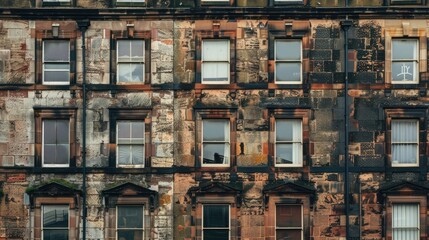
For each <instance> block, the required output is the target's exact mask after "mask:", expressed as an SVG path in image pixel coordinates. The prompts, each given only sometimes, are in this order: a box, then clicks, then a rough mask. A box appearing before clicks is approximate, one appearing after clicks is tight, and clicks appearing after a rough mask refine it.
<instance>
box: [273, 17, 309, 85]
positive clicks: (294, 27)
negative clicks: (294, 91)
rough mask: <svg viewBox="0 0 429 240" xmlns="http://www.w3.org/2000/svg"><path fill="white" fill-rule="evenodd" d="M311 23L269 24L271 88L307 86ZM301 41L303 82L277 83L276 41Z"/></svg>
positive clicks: (282, 22) (285, 22) (283, 22)
mask: <svg viewBox="0 0 429 240" xmlns="http://www.w3.org/2000/svg"><path fill="white" fill-rule="evenodd" d="M310 28H311V27H310V22H309V21H290V22H287V21H281V22H280V23H279V22H277V23H276V24H271V25H270V24H268V47H269V48H268V83H269V85H270V86H271V88H300V89H301V88H303V87H304V86H306V85H307V83H308V81H309V79H308V73H309V72H310V64H309V62H310V57H309V46H310V32H311V31H310ZM283 39H284V40H289V39H291V40H293V39H298V40H301V44H302V52H301V82H300V83H297V84H291V83H285V84H282V83H280V84H279V83H276V82H275V79H274V76H275V70H276V69H275V56H274V53H275V41H276V40H283Z"/></svg>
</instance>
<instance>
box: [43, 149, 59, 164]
mask: <svg viewBox="0 0 429 240" xmlns="http://www.w3.org/2000/svg"><path fill="white" fill-rule="evenodd" d="M56 153H57V145H55V144H44V145H43V163H44V164H55V163H56V161H55V159H56V158H55V157H56Z"/></svg>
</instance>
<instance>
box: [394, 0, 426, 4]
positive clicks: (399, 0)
mask: <svg viewBox="0 0 429 240" xmlns="http://www.w3.org/2000/svg"><path fill="white" fill-rule="evenodd" d="M390 3H391V4H421V3H422V2H421V0H390Z"/></svg>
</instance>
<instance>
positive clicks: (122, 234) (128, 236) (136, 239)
mask: <svg viewBox="0 0 429 240" xmlns="http://www.w3.org/2000/svg"><path fill="white" fill-rule="evenodd" d="M141 239H143V231H142V230H118V240H141Z"/></svg>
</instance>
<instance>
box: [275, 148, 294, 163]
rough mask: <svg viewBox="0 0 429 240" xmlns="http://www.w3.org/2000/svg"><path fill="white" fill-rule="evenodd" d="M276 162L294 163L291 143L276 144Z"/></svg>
mask: <svg viewBox="0 0 429 240" xmlns="http://www.w3.org/2000/svg"><path fill="white" fill-rule="evenodd" d="M276 163H277V164H292V163H294V159H293V144H276Z"/></svg>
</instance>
